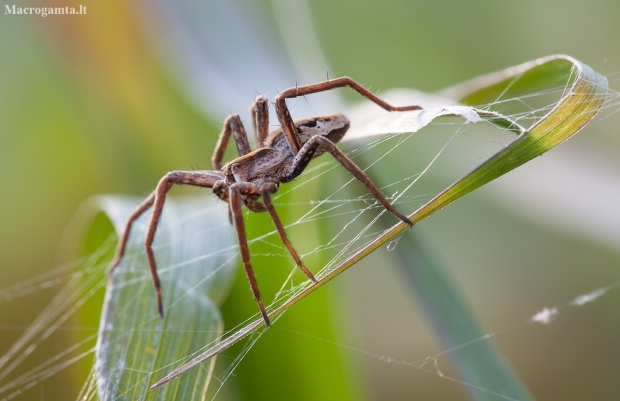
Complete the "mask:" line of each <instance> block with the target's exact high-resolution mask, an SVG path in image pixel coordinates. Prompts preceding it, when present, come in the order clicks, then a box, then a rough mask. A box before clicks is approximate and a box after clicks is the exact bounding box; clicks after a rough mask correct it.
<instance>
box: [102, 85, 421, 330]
mask: <svg viewBox="0 0 620 401" xmlns="http://www.w3.org/2000/svg"><path fill="white" fill-rule="evenodd" d="M344 86H348V87H350V88H351V89H354V90H355V91H357V92H358V93H359V94H361V95H362V96H364V97H365V98H366V99H368V100H370V101H372V102H374V103H376V104H377V105H379V106H380V107H382V108H384V109H385V110H387V111H408V110H420V109H421V107H420V106H404V107H395V106H392V105H390V104H388V103H386V102H385V101H383V100H381V99H379V98H378V97H376V96H375V95H374V94H373V93H372V92H370V91H369V90H368V89H366V88H364V87H363V86H362V85H360V84H359V83H357V82H356V81H354V80H352V79H351V78H349V77H342V78H337V79H331V80H327V81H325V82H320V83H317V84H312V85H305V86H296V87H294V88H290V89H287V90H285V91H283V92H281V93H280V94H279V95H278V96H276V99H275V106H276V114H277V116H278V121H279V122H280V128H278V129H276V130H275V131H273V132H272V133H271V134H269V131H268V130H269V111H268V103H267V99H266V98H265V97H264V96H258V98H257V99H256V101H255V102H254V104H253V105H252V107H251V108H250V111H251V113H252V123H253V125H254V133H255V135H256V143H257V144H258V146H259V147H258V148H257V149H254V150H252V149H251V148H250V144H249V141H248V136H247V133H246V131H245V128H244V127H243V124H242V123H241V119H240V118H239V116H238V115H236V114H234V115H231V116H229V117H228V118H227V119H226V120H225V121H224V129H223V130H222V133H221V134H220V138H219V141H218V143H217V146H216V147H215V151H214V153H213V158H212V159H211V161H212V163H213V169H214V170H213V171H171V172H170V173H168V174H166V175H165V176H164V177H163V178H162V179H161V180H160V181H159V184H157V188H156V189H155V191H153V193H151V195H149V196H148V197H147V198H146V199H145V200H144V201H143V202H142V203H141V204H140V205H138V206H137V207H136V209H135V210H134V211H133V212H132V213H131V215H130V216H129V218H128V219H127V223H126V226H125V231H124V233H123V235H122V237H121V238H120V240H119V243H118V248H117V250H116V257H115V258H114V261H113V262H112V264H111V265H110V273H111V272H112V271H113V270H114V269H115V268H116V266H118V264H119V263H120V261H121V259H122V257H123V254H124V253H125V248H126V245H127V240H128V238H129V233H130V231H131V226H132V224H133V222H134V221H135V220H136V219H137V218H138V217H140V215H141V214H142V213H144V212H145V211H146V210H147V209H149V208H150V207H151V206H153V214H152V215H151V219H150V221H149V223H148V227H147V231H146V239H145V246H146V256H147V258H148V262H149V267H150V270H151V275H152V276H153V283H154V284H155V290H156V292H157V306H158V310H159V314H160V315H161V316H162V317H163V315H164V308H163V302H162V295H161V284H160V281H159V276H158V275H157V269H156V264H155V256H154V255H153V249H152V248H151V245H152V243H153V238H154V237H155V231H156V230H157V223H158V222H159V218H160V217H161V213H162V209H163V206H164V202H165V200H166V194H167V193H168V191H169V190H170V188H171V187H172V186H173V185H174V184H177V185H194V186H198V187H205V188H212V190H213V193H214V194H215V195H217V197H218V198H220V199H222V200H223V201H225V202H228V205H229V213H230V216H231V222H232V224H234V226H235V229H236V231H237V240H238V243H239V251H240V253H241V259H242V261H243V267H244V268H245V273H246V275H247V277H248V281H249V282H250V287H251V288H252V293H253V294H254V298H255V299H256V302H257V303H258V307H259V309H260V312H261V314H262V316H263V319H264V320H265V324H266V325H267V326H270V325H271V323H270V321H269V316H268V315H267V311H266V310H265V306H264V305H263V301H262V300H261V296H260V292H259V290H258V283H257V282H256V277H255V275H254V271H253V269H252V265H251V264H250V251H249V249H248V242H247V236H246V232H245V223H244V221H243V213H242V210H241V206H242V204H243V205H245V206H246V207H247V208H248V209H249V210H251V211H253V212H258V213H260V212H269V215H270V216H271V219H272V220H273V223H274V225H275V226H276V229H277V231H278V234H279V236H280V239H281V240H282V242H283V243H284V245H285V246H286V248H287V249H288V251H289V253H290V254H291V256H292V257H293V259H294V260H295V263H296V264H297V266H299V268H300V269H301V270H302V271H303V272H304V273H305V274H306V276H308V278H310V280H312V281H313V282H316V279H315V278H314V275H313V274H312V273H311V272H310V271H309V270H308V269H307V268H306V267H305V266H304V264H303V263H302V261H301V258H300V257H299V255H298V254H297V252H296V251H295V249H294V248H293V246H292V245H291V243H290V242H289V240H288V238H287V236H286V232H285V231H284V227H283V226H282V222H281V221H280V218H279V217H278V214H277V213H276V210H275V209H274V207H273V203H272V202H271V195H272V194H273V193H275V192H276V191H277V190H278V187H279V185H280V183H287V182H290V181H292V180H294V179H295V178H296V177H297V176H299V175H300V174H301V173H302V172H303V171H304V169H305V168H306V166H307V165H308V163H309V162H310V161H311V160H312V159H314V158H315V157H317V156H320V155H321V154H323V153H324V152H326V151H327V152H329V153H331V155H332V156H333V157H334V158H335V159H336V160H338V161H339V162H340V164H342V165H343V166H344V168H346V169H347V170H348V171H349V172H350V173H351V174H353V176H354V177H355V178H357V179H358V180H359V181H360V182H361V183H362V184H364V185H365V186H366V188H367V189H368V190H369V191H370V193H371V194H372V195H373V196H374V197H375V199H376V200H377V201H379V202H380V203H381V204H382V205H383V207H385V208H386V209H387V210H388V211H389V212H390V213H392V214H393V215H394V216H396V217H398V218H399V219H400V220H402V221H404V222H405V223H407V224H409V225H412V224H413V223H412V222H411V221H410V220H409V219H408V218H407V217H406V216H405V215H403V214H401V213H399V212H398V211H397V210H396V209H395V208H394V207H393V206H392V204H391V203H390V202H389V201H388V200H387V199H386V198H385V196H384V195H383V194H382V193H381V191H379V189H378V188H377V187H376V186H375V185H374V184H373V183H372V181H370V179H369V178H368V176H367V175H366V174H365V173H364V172H363V171H362V170H361V169H360V168H359V167H358V166H357V165H355V163H353V162H352V161H351V160H350V159H349V158H348V157H347V156H345V154H344V153H342V151H341V150H340V149H338V147H337V146H336V143H337V142H338V141H340V139H342V137H343V136H344V134H345V133H346V132H347V130H348V129H349V124H350V123H349V119H348V118H347V117H346V116H344V115H342V114H332V115H328V116H320V117H311V118H305V119H302V120H296V121H293V119H292V117H291V114H290V113H289V111H288V108H287V106H286V99H288V98H295V97H298V96H304V95H309V94H312V93H317V92H323V91H326V90H330V89H334V88H341V87H344ZM231 134H232V135H233V138H234V140H235V144H236V145H237V152H238V153H239V157H238V158H236V159H234V160H232V161H230V162H228V163H227V164H226V165H224V167H223V168H222V158H223V156H224V152H225V150H226V146H227V144H228V140H229V139H230V135H231ZM259 199H261V200H262V202H260V201H259Z"/></svg>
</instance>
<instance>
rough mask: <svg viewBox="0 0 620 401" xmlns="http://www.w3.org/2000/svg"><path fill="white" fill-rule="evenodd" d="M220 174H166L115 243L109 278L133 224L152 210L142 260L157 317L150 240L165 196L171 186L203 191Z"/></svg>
mask: <svg viewBox="0 0 620 401" xmlns="http://www.w3.org/2000/svg"><path fill="white" fill-rule="evenodd" d="M223 179H224V174H223V173H222V172H220V171H171V172H169V173H168V174H166V175H165V176H164V177H163V178H162V179H161V180H160V181H159V183H158V184H157V188H155V191H153V193H151V195H149V196H148V197H147V198H146V199H145V200H144V201H143V202H142V203H141V204H140V205H138V207H136V208H135V209H134V211H133V212H132V213H131V215H130V216H129V218H128V219H127V224H126V225H125V231H124V232H123V235H122V237H121V238H120V241H119V246H118V248H117V251H116V257H115V258H114V261H113V262H112V264H111V265H110V268H109V273H110V274H111V273H112V272H113V271H114V269H115V268H116V266H118V264H119V262H120V260H121V258H122V257H123V255H124V253H125V248H126V244H127V240H128V239H129V234H130V233H131V227H132V226H133V223H134V221H136V220H137V219H138V217H140V215H142V213H144V212H145V211H146V210H148V209H149V208H150V207H151V206H153V205H154V207H153V214H152V215H151V219H150V220H149V223H148V227H147V230H146V238H145V241H144V242H145V244H144V245H145V248H146V256H147V259H148V263H149V268H150V270H151V276H152V278H153V284H154V285H155V292H156V294H157V310H158V311H159V315H160V316H161V317H163V316H164V306H163V300H162V295H161V282H160V281H159V275H158V274H157V265H156V263H155V257H154V255H153V248H152V244H153V239H154V238H155V232H156V231H157V224H158V223H159V219H160V217H161V213H162V210H163V207H164V202H165V201H166V194H167V193H168V191H169V190H170V188H172V186H173V185H174V184H177V185H183V184H185V185H193V186H197V187H203V188H212V187H213V185H214V184H215V182H216V181H219V180H223Z"/></svg>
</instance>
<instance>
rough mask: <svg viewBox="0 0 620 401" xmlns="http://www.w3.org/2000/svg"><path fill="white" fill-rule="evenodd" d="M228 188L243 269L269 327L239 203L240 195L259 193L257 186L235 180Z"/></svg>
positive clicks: (240, 203) (241, 202) (240, 202)
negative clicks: (251, 260) (251, 261)
mask: <svg viewBox="0 0 620 401" xmlns="http://www.w3.org/2000/svg"><path fill="white" fill-rule="evenodd" d="M228 190H229V196H228V200H229V205H230V210H231V212H232V216H233V223H234V224H235V229H236V231H237V242H238V243H239V253H240V254H241V261H242V262H243V268H244V269H245V274H246V276H247V277H248V281H249V282H250V287H251V288H252V294H253V295H254V299H256V303H258V308H259V309H260V313H261V315H262V316H263V320H264V321H265V324H266V325H267V326H268V327H269V326H271V322H270V321H269V316H268V315H267V311H266V310H265V306H264V305H263V301H262V299H261V296H260V291H259V289H258V282H257V281H256V275H255V274H254V269H252V264H251V263H250V250H249V248H248V238H247V234H246V232H245V222H244V221H243V211H242V210H241V205H242V204H243V200H242V198H241V195H259V194H260V190H259V189H258V187H257V186H255V185H252V184H249V183H246V182H237V183H235V184H232V185H231V186H230V187H228Z"/></svg>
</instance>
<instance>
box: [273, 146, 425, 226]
mask: <svg viewBox="0 0 620 401" xmlns="http://www.w3.org/2000/svg"><path fill="white" fill-rule="evenodd" d="M319 146H322V147H323V148H324V149H325V150H327V151H328V152H329V153H331V154H332V156H334V158H335V159H336V160H338V161H339V162H340V164H342V165H343V167H344V168H346V169H347V170H348V171H349V172H350V173H351V174H353V176H354V177H355V178H357V180H358V181H360V182H361V183H362V184H364V185H365V186H366V188H368V190H369V191H370V193H371V194H372V195H373V196H374V197H375V199H376V200H378V201H379V202H380V203H381V204H382V205H383V207H385V208H386V209H387V211H388V212H390V213H392V214H393V215H394V216H396V217H398V218H399V219H400V220H402V221H404V222H405V223H407V224H409V225H410V226H412V225H413V223H412V222H411V220H409V218H407V216H405V215H404V214H401V213H400V212H399V211H398V210H396V209H395V208H394V206H392V204H391V203H390V202H389V201H388V200H387V199H386V198H385V196H384V195H383V194H382V193H381V191H380V190H379V188H377V186H376V185H375V184H373V182H372V181H371V180H370V178H369V177H368V176H367V175H366V173H364V171H362V169H360V168H359V167H358V166H357V165H356V164H355V163H353V161H352V160H351V159H349V158H348V157H347V156H346V155H345V154H344V153H342V151H341V150H340V149H338V147H337V146H336V144H334V143H333V142H332V141H330V140H329V139H327V138H326V137H324V136H321V135H315V136H313V137H312V138H310V139H309V140H308V142H306V143H305V144H304V146H303V147H302V148H301V150H300V151H299V153H298V154H297V156H295V159H294V160H293V165H292V167H291V172H290V173H289V174H288V175H287V176H286V177H284V178H283V179H282V182H288V181H292V180H293V179H295V177H297V176H299V175H300V174H301V173H302V172H303V171H304V169H305V168H306V166H307V165H308V163H309V162H310V160H312V156H313V154H314V152H315V151H316V150H317V148H318V147H319Z"/></svg>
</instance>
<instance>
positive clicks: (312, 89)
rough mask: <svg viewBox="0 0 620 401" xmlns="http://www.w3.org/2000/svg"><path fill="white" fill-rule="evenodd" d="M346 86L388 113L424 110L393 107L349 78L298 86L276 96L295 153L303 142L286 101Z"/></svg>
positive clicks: (277, 106) (283, 124) (281, 117)
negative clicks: (298, 135)
mask: <svg viewBox="0 0 620 401" xmlns="http://www.w3.org/2000/svg"><path fill="white" fill-rule="evenodd" d="M344 86H348V87H349V88H351V89H353V90H355V91H356V92H357V93H359V94H360V95H362V96H364V97H365V98H366V99H368V100H370V101H371V102H374V103H375V104H377V105H378V106H380V107H382V108H383V109H385V110H387V111H409V110H421V109H422V107H420V106H392V105H391V104H389V103H387V102H385V101H384V100H381V99H380V98H378V97H377V96H375V94H374V93H372V92H371V91H369V90H368V89H366V88H364V87H363V86H362V85H360V84H359V83H357V82H356V81H354V80H353V79H351V78H349V77H341V78H336V79H331V80H327V81H323V82H319V83H318V84H311V85H303V86H296V87H294V88H290V89H287V90H285V91H282V92H280V93H279V94H278V96H276V114H277V115H278V121H280V125H281V126H282V130H283V131H284V135H286V141H287V142H288V145H289V146H290V148H291V150H292V151H293V153H295V154H297V153H299V149H301V142H300V140H299V138H298V137H297V134H296V132H297V131H296V129H295V124H294V123H293V118H292V117H291V113H290V112H289V111H288V107H286V99H289V98H295V97H298V96H305V95H311V94H313V93H318V92H324V91H327V90H331V89H335V88H342V87H344Z"/></svg>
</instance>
